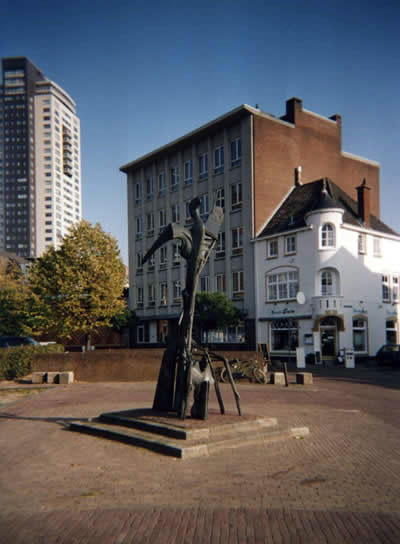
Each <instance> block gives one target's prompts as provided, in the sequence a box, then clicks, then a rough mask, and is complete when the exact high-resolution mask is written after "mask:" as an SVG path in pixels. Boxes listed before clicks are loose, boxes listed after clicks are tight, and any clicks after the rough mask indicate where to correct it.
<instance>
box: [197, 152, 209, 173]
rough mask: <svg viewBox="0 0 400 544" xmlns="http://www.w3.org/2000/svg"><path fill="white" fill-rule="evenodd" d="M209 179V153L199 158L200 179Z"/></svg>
mask: <svg viewBox="0 0 400 544" xmlns="http://www.w3.org/2000/svg"><path fill="white" fill-rule="evenodd" d="M207 177H208V153H203V154H202V155H200V156H199V178H200V179H204V178H207Z"/></svg>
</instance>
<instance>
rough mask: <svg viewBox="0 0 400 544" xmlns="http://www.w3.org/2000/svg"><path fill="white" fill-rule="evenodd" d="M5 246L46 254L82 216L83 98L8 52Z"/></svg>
mask: <svg viewBox="0 0 400 544" xmlns="http://www.w3.org/2000/svg"><path fill="white" fill-rule="evenodd" d="M2 76H3V83H2V86H0V249H5V250H6V251H10V252H14V253H16V254H18V255H21V256H24V257H38V256H40V255H41V254H42V253H43V252H44V251H45V250H46V249H47V248H48V247H49V246H52V245H54V246H56V247H57V245H59V243H60V241H61V240H62V238H63V236H64V235H65V234H67V232H68V230H69V228H70V227H71V225H72V224H74V223H76V222H79V221H80V219H81V217H82V204H81V201H82V197H81V160H80V123H79V119H78V117H77V116H76V104H75V102H74V101H73V100H72V98H71V97H70V96H69V95H68V94H67V93H66V92H65V91H63V89H61V88H60V87H59V86H58V85H57V84H56V83H54V82H52V81H50V80H49V79H47V78H46V76H45V75H44V74H43V73H42V72H41V71H40V70H39V69H38V68H37V67H36V66H35V65H34V64H33V63H32V62H31V61H30V60H29V59H27V58H25V57H14V58H4V59H2Z"/></svg>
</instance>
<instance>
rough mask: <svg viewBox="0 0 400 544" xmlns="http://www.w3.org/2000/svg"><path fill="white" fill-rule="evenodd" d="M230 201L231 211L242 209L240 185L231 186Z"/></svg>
mask: <svg viewBox="0 0 400 544" xmlns="http://www.w3.org/2000/svg"><path fill="white" fill-rule="evenodd" d="M231 201H232V210H237V209H239V208H241V207H242V184H241V183H235V184H234V185H231Z"/></svg>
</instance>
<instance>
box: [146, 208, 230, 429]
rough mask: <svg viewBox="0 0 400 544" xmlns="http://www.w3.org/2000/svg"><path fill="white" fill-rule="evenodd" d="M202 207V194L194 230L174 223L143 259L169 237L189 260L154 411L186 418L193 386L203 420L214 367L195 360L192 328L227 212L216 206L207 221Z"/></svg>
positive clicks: (196, 407)
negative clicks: (199, 289)
mask: <svg viewBox="0 0 400 544" xmlns="http://www.w3.org/2000/svg"><path fill="white" fill-rule="evenodd" d="M200 206H201V202H200V199H199V198H198V197H196V198H194V199H193V200H192V201H191V202H190V204H189V210H190V215H191V218H192V221H193V226H192V228H191V229H190V230H189V229H187V228H185V227H183V226H181V225H179V224H177V223H170V224H169V225H168V226H167V227H166V228H165V229H164V230H163V231H162V232H161V234H160V236H159V237H158V239H157V240H156V241H155V242H154V244H153V245H152V246H151V248H150V249H149V250H148V252H147V253H146V255H145V256H144V259H143V262H146V261H147V260H148V259H149V258H150V257H151V256H152V255H153V253H154V252H155V251H156V250H157V249H158V248H159V247H161V246H162V245H163V244H165V243H166V242H168V241H169V240H180V242H181V244H180V248H179V252H180V254H181V256H182V257H184V258H185V259H186V261H187V272H186V285H185V288H184V290H183V292H182V299H183V310H182V313H181V315H180V318H179V321H178V326H177V330H175V331H169V335H168V346H167V349H166V350H165V353H164V356H163V360H162V363H161V368H160V374H159V377H158V382H157V389H156V393H155V396H154V401H153V409H154V410H157V411H175V412H176V413H177V414H178V416H179V417H180V418H181V419H184V418H185V417H186V411H187V407H188V402H189V396H190V393H191V392H192V390H193V389H194V391H193V392H194V403H193V406H192V409H191V416H192V417H194V418H199V419H206V418H207V416H208V398H209V391H210V383H213V381H214V380H213V371H212V367H211V365H210V364H207V362H206V359H204V362H203V363H202V361H203V359H202V361H200V363H197V362H196V364H194V363H193V358H192V328H193V317H194V310H195V296H196V288H197V284H198V281H199V276H200V272H201V271H202V269H203V267H204V265H205V264H206V262H207V260H208V257H209V255H210V253H211V251H212V249H213V248H214V246H215V244H216V242H217V239H218V231H219V229H220V226H221V223H222V221H223V216H224V215H223V210H222V208H219V207H214V209H213V211H212V213H211V215H210V216H209V218H208V220H207V222H206V224H204V223H203V221H202V218H201V216H200ZM208 362H209V360H208ZM221 411H222V410H221Z"/></svg>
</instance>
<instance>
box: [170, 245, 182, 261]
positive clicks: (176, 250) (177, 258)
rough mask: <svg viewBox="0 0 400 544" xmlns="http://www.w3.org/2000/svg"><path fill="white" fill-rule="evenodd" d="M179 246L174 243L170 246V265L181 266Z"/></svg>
mask: <svg viewBox="0 0 400 544" xmlns="http://www.w3.org/2000/svg"><path fill="white" fill-rule="evenodd" d="M180 248H181V244H180V242H176V243H174V244H173V246H172V264H175V265H176V264H181V254H180Z"/></svg>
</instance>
